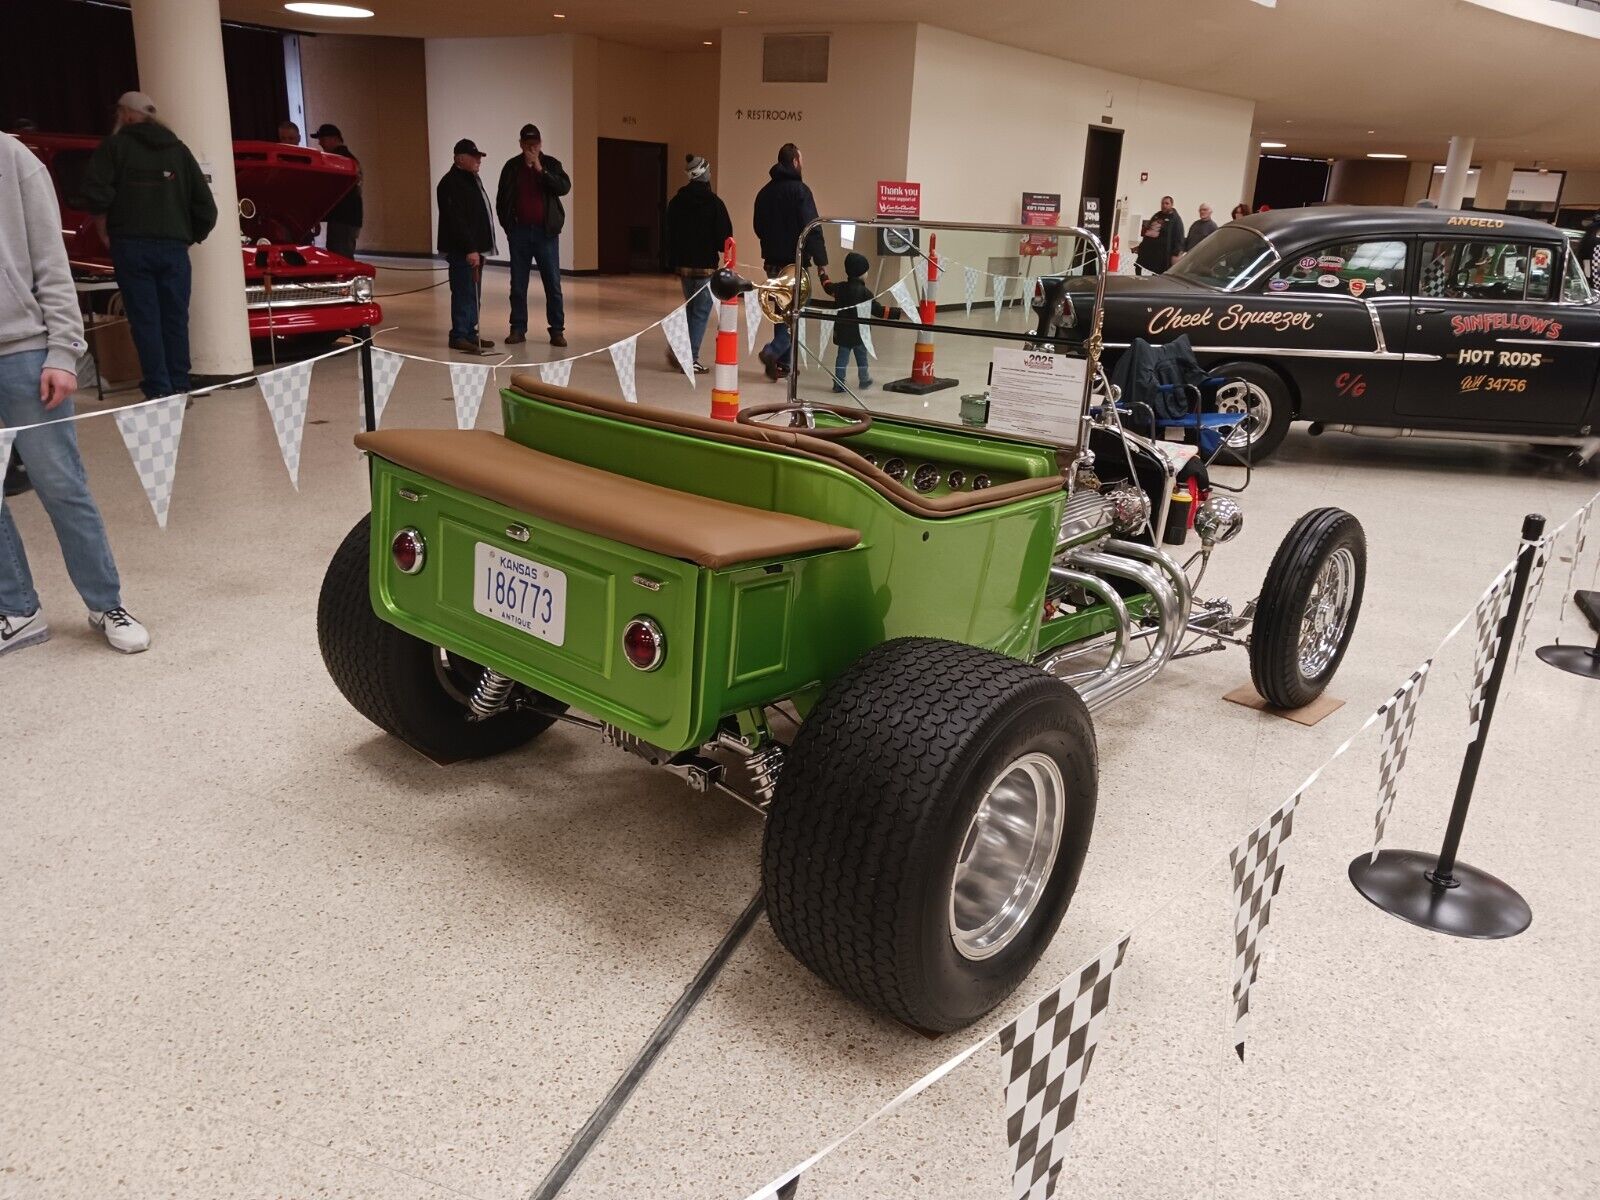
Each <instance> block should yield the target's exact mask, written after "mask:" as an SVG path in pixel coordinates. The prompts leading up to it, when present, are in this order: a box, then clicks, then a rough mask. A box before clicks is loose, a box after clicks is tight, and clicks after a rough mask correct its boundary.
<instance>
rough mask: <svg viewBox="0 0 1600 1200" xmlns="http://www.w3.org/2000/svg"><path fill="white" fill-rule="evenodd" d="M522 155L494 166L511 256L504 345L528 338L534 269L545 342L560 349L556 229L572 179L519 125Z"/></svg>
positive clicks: (531, 131) (530, 130) (562, 322)
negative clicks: (541, 293) (547, 331)
mask: <svg viewBox="0 0 1600 1200" xmlns="http://www.w3.org/2000/svg"><path fill="white" fill-rule="evenodd" d="M518 141H519V143H520V144H521V146H522V152H521V153H520V154H517V155H516V156H515V157H513V158H508V159H507V160H506V165H505V166H503V167H501V168H500V185H499V187H498V188H496V189H495V198H494V210H495V214H496V215H497V216H498V217H499V218H500V227H501V228H502V229H504V230H505V231H506V248H507V251H508V252H509V253H510V255H511V332H510V333H509V334H508V335H507V336H506V345H508V346H509V345H512V344H514V343H516V342H525V341H527V340H528V276H529V274H530V273H531V272H530V268H531V267H533V266H534V265H537V266H538V268H539V281H540V282H541V283H542V284H544V315H545V320H546V321H548V322H549V325H550V344H551V345H552V346H565V345H566V344H567V337H566V326H567V321H566V313H565V312H564V311H563V309H562V304H561V242H560V237H561V227H562V226H563V225H565V224H566V223H567V210H566V209H565V208H564V207H562V204H561V197H563V196H565V195H566V194H567V193H568V192H570V191H571V190H572V180H571V179H570V178H568V177H567V173H566V171H565V170H563V169H562V166H561V160H560V159H558V158H551V157H550V156H549V155H548V154H544V153H542V146H543V139H542V138H541V137H540V136H539V127H538V126H537V125H524V126H523V127H522V132H521V134H520V135H519V137H518Z"/></svg>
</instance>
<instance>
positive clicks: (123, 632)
mask: <svg viewBox="0 0 1600 1200" xmlns="http://www.w3.org/2000/svg"><path fill="white" fill-rule="evenodd" d="M89 624H90V625H92V626H94V627H95V628H96V629H98V630H99V631H100V632H101V633H103V634H105V635H106V641H108V642H110V643H111V648H112V649H113V650H121V651H122V652H123V653H124V654H137V653H139V651H141V650H148V649H150V631H149V630H148V629H146V628H145V627H144V626H143V625H141V624H139V622H138V621H136V620H135V619H134V616H133V614H132V613H131V612H129V611H128V610H127V609H125V608H121V607H118V608H108V609H106V611H105V612H92V611H91V612H90V613H89Z"/></svg>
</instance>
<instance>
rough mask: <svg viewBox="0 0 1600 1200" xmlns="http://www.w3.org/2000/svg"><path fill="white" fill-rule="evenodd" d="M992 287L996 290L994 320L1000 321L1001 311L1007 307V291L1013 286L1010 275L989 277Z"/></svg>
mask: <svg viewBox="0 0 1600 1200" xmlns="http://www.w3.org/2000/svg"><path fill="white" fill-rule="evenodd" d="M989 283H990V286H992V287H993V288H994V319H995V320H996V321H998V320H999V319H1000V310H1001V309H1003V308H1005V306H1006V289H1007V288H1008V287H1009V286H1010V285H1011V276H1009V275H991V276H989Z"/></svg>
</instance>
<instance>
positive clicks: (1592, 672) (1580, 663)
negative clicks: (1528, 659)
mask: <svg viewBox="0 0 1600 1200" xmlns="http://www.w3.org/2000/svg"><path fill="white" fill-rule="evenodd" d="M1534 653H1535V654H1537V655H1538V656H1539V658H1540V659H1541V660H1542V661H1543V662H1547V663H1549V664H1550V665H1551V666H1552V667H1559V668H1560V669H1561V670H1563V671H1570V672H1571V673H1572V674H1574V675H1581V676H1583V677H1584V678H1585V679H1600V649H1596V648H1594V647H1590V646H1540V647H1539V648H1538V649H1537V650H1535V651H1534Z"/></svg>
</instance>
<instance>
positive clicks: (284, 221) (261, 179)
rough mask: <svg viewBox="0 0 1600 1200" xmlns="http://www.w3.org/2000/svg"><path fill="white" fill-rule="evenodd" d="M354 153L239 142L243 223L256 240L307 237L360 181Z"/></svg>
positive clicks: (236, 148)
mask: <svg viewBox="0 0 1600 1200" xmlns="http://www.w3.org/2000/svg"><path fill="white" fill-rule="evenodd" d="M356 172H357V167H356V163H355V160H354V159H351V158H345V157H344V156H343V155H342V154H327V153H324V152H323V151H321V150H316V149H308V148H307V147H305V146H287V145H283V144H281V143H279V142H235V143H234V144H233V173H234V178H235V180H236V181H237V182H238V186H239V228H240V229H241V230H242V231H243V232H244V234H245V236H246V237H248V238H250V239H251V240H252V241H256V240H258V239H260V238H266V239H267V241H269V242H290V243H294V242H309V241H310V240H311V239H312V237H313V236H314V232H315V230H316V227H317V225H318V224H319V223H320V222H321V221H322V219H323V218H324V217H326V216H327V215H328V212H329V210H330V209H332V208H333V206H334V205H335V204H337V203H339V201H340V200H342V199H344V196H345V193H347V192H348V191H349V190H350V189H351V188H353V187H355V185H356Z"/></svg>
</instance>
